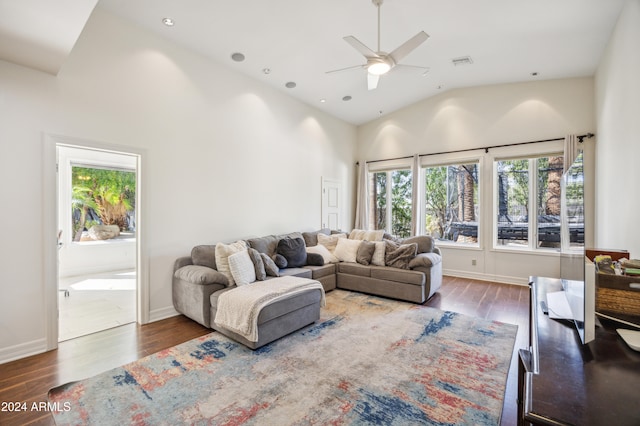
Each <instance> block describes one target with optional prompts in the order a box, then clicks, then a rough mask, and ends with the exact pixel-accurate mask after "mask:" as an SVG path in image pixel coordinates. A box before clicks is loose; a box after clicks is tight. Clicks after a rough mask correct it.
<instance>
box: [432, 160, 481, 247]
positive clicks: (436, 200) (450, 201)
mask: <svg viewBox="0 0 640 426" xmlns="http://www.w3.org/2000/svg"><path fill="white" fill-rule="evenodd" d="M424 184H425V186H424V189H425V192H424V200H425V204H424V206H425V216H424V218H425V222H424V226H425V233H426V234H427V235H431V236H432V237H434V238H435V239H437V240H440V241H448V242H452V243H458V244H461V243H465V244H477V243H478V223H479V211H480V209H479V208H480V206H479V198H478V163H477V162H471V163H465V164H452V165H445V166H430V167H425V168H424Z"/></svg>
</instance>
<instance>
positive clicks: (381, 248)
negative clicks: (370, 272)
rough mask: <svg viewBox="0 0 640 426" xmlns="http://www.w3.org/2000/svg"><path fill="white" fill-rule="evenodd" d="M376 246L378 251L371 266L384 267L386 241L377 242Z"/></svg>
mask: <svg viewBox="0 0 640 426" xmlns="http://www.w3.org/2000/svg"><path fill="white" fill-rule="evenodd" d="M374 244H375V245H376V249H375V250H374V252H373V256H372V257H371V264H372V265H375V266H384V254H385V250H386V246H385V244H384V241H376V242H374Z"/></svg>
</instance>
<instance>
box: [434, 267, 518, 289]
mask: <svg viewBox="0 0 640 426" xmlns="http://www.w3.org/2000/svg"><path fill="white" fill-rule="evenodd" d="M442 274H443V275H447V276H450V277H458V278H468V279H472V280H480V281H491V282H496V283H500V284H515V285H522V286H528V285H529V280H528V279H526V278H522V277H510V276H506V275H490V274H481V273H477V272H467V271H458V270H455V269H445V270H443V271H442Z"/></svg>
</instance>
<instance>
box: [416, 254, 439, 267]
mask: <svg viewBox="0 0 640 426" xmlns="http://www.w3.org/2000/svg"><path fill="white" fill-rule="evenodd" d="M440 262H442V256H440V255H439V254H437V253H435V252H433V253H419V254H418V255H416V257H414V258H413V259H411V261H410V262H409V268H410V269H413V268H418V267H423V268H431V267H432V266H433V265H437V264H439V263H440Z"/></svg>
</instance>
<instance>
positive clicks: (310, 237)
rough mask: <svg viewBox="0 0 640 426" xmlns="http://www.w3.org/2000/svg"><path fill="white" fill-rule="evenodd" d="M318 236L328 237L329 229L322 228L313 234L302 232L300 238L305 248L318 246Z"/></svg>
mask: <svg viewBox="0 0 640 426" xmlns="http://www.w3.org/2000/svg"><path fill="white" fill-rule="evenodd" d="M318 234H324V235H330V234H331V230H330V229H329V228H322V229H320V230H318V231H314V232H303V233H302V238H304V243H305V245H306V246H307V247H313V246H317V245H318Z"/></svg>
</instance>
